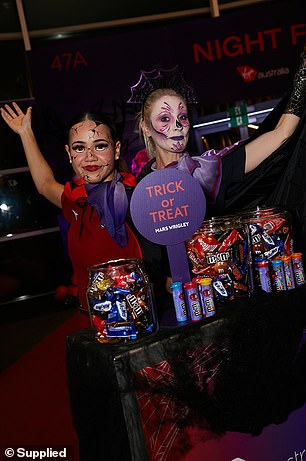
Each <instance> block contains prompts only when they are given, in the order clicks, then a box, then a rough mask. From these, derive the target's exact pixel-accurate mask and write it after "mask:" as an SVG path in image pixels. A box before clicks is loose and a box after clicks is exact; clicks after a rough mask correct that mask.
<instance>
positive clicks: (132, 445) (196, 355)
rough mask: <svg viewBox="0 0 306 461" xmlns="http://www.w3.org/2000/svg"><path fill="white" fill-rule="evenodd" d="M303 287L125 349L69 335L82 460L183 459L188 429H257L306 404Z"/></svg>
mask: <svg viewBox="0 0 306 461" xmlns="http://www.w3.org/2000/svg"><path fill="white" fill-rule="evenodd" d="M305 300H306V286H302V287H299V288H297V289H295V290H292V291H291V292H284V293H273V294H267V293H265V292H258V293H255V294H254V295H253V296H252V297H251V298H245V299H241V300H239V301H235V302H233V303H231V304H229V305H227V306H224V307H222V308H221V307H220V308H219V309H217V314H216V315H215V316H214V317H212V318H210V319H206V320H204V321H203V322H201V323H197V324H188V325H185V326H183V327H178V328H165V327H162V328H161V329H160V330H159V331H158V332H157V333H155V334H154V335H152V336H150V337H148V338H146V339H143V340H138V341H135V342H130V343H128V344H127V345H105V344H100V343H98V342H97V341H96V340H95V332H94V331H93V330H91V329H88V330H82V331H79V332H77V333H74V334H72V335H70V336H69V337H68V338H67V366H68V376H69V390H70V396H71V406H72V413H73V420H74V426H75V429H76V431H77V433H78V436H79V444H80V458H81V461H91V460H94V461H99V460H101V461H102V460H103V461H105V460H107V461H115V460H116V461H122V460H124V461H127V460H129V459H131V460H133V461H144V460H156V459H158V458H160V456H161V455H163V459H169V460H174V459H180V457H182V456H183V455H184V454H185V453H186V452H188V449H189V447H190V441H189V434H190V428H192V427H196V428H198V429H199V430H201V431H203V432H205V431H213V432H215V433H218V434H222V433H225V432H226V431H238V432H245V433H249V434H252V435H259V434H260V433H261V431H262V430H263V428H264V427H265V426H267V425H268V424H272V423H274V424H278V423H281V422H283V421H285V420H286V419H287V417H288V415H289V414H290V413H291V412H292V411H293V410H294V409H296V408H299V407H300V406H302V405H303V404H304V402H305V401H306V346H305V336H306V335H305V331H306V330H305V329H306V307H305Z"/></svg>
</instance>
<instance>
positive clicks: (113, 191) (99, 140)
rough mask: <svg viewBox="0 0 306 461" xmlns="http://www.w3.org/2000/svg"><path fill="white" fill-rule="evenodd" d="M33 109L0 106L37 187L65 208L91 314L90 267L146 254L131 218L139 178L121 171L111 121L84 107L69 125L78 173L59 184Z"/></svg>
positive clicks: (84, 301) (79, 280)
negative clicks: (39, 136) (34, 125)
mask: <svg viewBox="0 0 306 461" xmlns="http://www.w3.org/2000/svg"><path fill="white" fill-rule="evenodd" d="M31 111H32V108H31V107H29V108H28V109H27V111H26V113H24V112H23V111H22V110H21V109H20V107H19V106H18V104H16V103H13V104H12V106H10V105H8V104H5V106H4V107H1V115H2V117H3V119H4V121H5V122H6V123H7V125H8V126H9V127H10V128H11V129H12V130H13V131H14V132H15V133H17V134H18V135H19V136H20V139H21V141H22V144H23V148H24V151H25V155H26V158H27V161H28V165H29V168H30V172H31V175H32V178H33V180H34V183H35V185H36V188H37V190H38V192H39V193H40V194H42V195H43V196H44V197H46V198H47V199H48V200H49V201H50V202H52V203H53V204H55V205H57V206H58V207H60V208H61V209H62V214H63V217H64V219H65V220H64V223H65V225H67V227H68V254H69V257H70V259H71V262H72V266H73V270H74V278H75V280H76V283H77V286H78V291H79V301H80V311H81V310H82V311H84V312H85V313H86V314H87V312H88V306H87V299H86V288H87V280H88V267H90V266H92V265H94V264H99V263H102V262H105V261H108V260H112V259H121V258H135V257H136V258H141V257H142V253H141V250H140V247H139V244H138V241H137V239H136V237H135V235H134V233H133V232H132V229H131V225H130V224H129V223H128V222H127V221H128V208H129V199H130V196H131V193H132V190H133V188H134V186H135V185H136V182H135V178H134V176H133V175H131V174H129V173H127V169H126V168H125V171H122V170H123V169H124V168H123V167H122V165H124V163H123V162H121V163H120V158H119V157H120V141H119V140H118V138H117V136H116V130H115V127H114V125H113V123H112V122H111V120H110V119H109V118H108V117H107V116H106V115H104V114H97V113H90V112H86V113H84V114H81V115H80V116H79V117H77V118H75V119H74V120H73V121H72V122H71V123H70V125H69V127H68V130H67V135H68V136H67V143H66V145H65V149H66V152H67V154H68V158H69V161H70V163H71V166H72V168H73V170H74V173H75V175H74V178H73V180H72V181H69V182H67V183H66V184H65V185H64V184H60V183H59V182H58V181H56V179H55V177H54V174H53V172H52V170H51V168H50V166H49V165H48V163H47V161H46V160H45V158H44V156H43V154H42V153H41V151H40V148H39V146H38V143H37V141H36V138H35V135H34V133H33V130H32V126H31ZM87 323H88V324H87V326H89V322H88V321H87Z"/></svg>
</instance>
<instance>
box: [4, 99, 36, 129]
mask: <svg viewBox="0 0 306 461" xmlns="http://www.w3.org/2000/svg"><path fill="white" fill-rule="evenodd" d="M12 106H13V108H12V107H11V106H10V105H9V104H5V105H4V107H0V111H1V115H2V118H3V120H4V121H5V122H6V123H7V125H8V126H9V127H10V128H11V129H12V130H13V131H14V132H15V133H17V134H19V135H20V136H21V135H22V134H23V133H24V132H25V131H26V130H27V129H29V128H31V112H32V107H28V109H27V111H26V113H24V112H23V111H22V110H21V109H20V107H19V106H18V104H17V103H16V102H13V103H12Z"/></svg>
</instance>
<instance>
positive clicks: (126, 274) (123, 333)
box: [87, 259, 158, 344]
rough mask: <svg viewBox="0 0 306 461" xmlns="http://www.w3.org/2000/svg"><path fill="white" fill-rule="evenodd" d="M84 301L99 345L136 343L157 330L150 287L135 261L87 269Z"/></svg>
mask: <svg viewBox="0 0 306 461" xmlns="http://www.w3.org/2000/svg"><path fill="white" fill-rule="evenodd" d="M87 300H88V305H89V312H90V318H91V323H92V326H93V328H95V329H96V331H97V334H96V338H97V339H98V341H99V342H101V343H110V344H114V343H122V342H127V341H131V340H136V339H139V338H142V337H144V336H147V335H150V334H152V333H154V332H155V331H157V329H158V323H157V317H156V314H155V308H154V301H153V296H152V289H151V285H150V283H149V280H148V276H147V274H146V272H145V271H144V269H143V266H142V263H141V261H140V260H138V259H120V260H115V261H108V262H106V263H103V264H98V265H96V266H92V267H90V268H89V281H88V287H87Z"/></svg>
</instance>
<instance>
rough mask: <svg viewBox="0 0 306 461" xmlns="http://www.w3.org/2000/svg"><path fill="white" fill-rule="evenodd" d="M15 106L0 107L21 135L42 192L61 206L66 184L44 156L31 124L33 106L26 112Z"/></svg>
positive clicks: (38, 187)
mask: <svg viewBox="0 0 306 461" xmlns="http://www.w3.org/2000/svg"><path fill="white" fill-rule="evenodd" d="M12 106H13V108H12V107H11V106H10V105H8V104H5V105H4V107H1V108H0V111H1V115H2V118H3V120H4V121H5V122H6V123H7V125H8V126H9V127H10V128H11V129H12V130H13V131H14V132H15V133H16V134H18V135H19V136H20V139H21V142H22V145H23V149H24V152H25V155H26V158H27V162H28V165H29V169H30V172H31V175H32V178H33V181H34V183H35V186H36V188H37V190H38V192H39V193H40V194H42V195H43V196H44V197H46V199H48V200H49V201H50V202H52V203H54V204H55V205H57V206H58V207H61V196H62V193H63V190H64V186H63V185H62V184H60V183H59V182H57V181H56V179H55V177H54V174H53V171H52V169H51V168H50V166H49V164H48V163H47V161H46V159H45V158H44V156H43V154H42V153H41V150H40V148H39V146H38V144H37V141H36V138H35V135H34V133H33V130H32V125H31V112H32V108H31V107H29V108H28V109H27V111H26V113H24V112H23V111H22V110H21V109H20V107H19V106H18V104H17V103H15V102H13V103H12Z"/></svg>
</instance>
